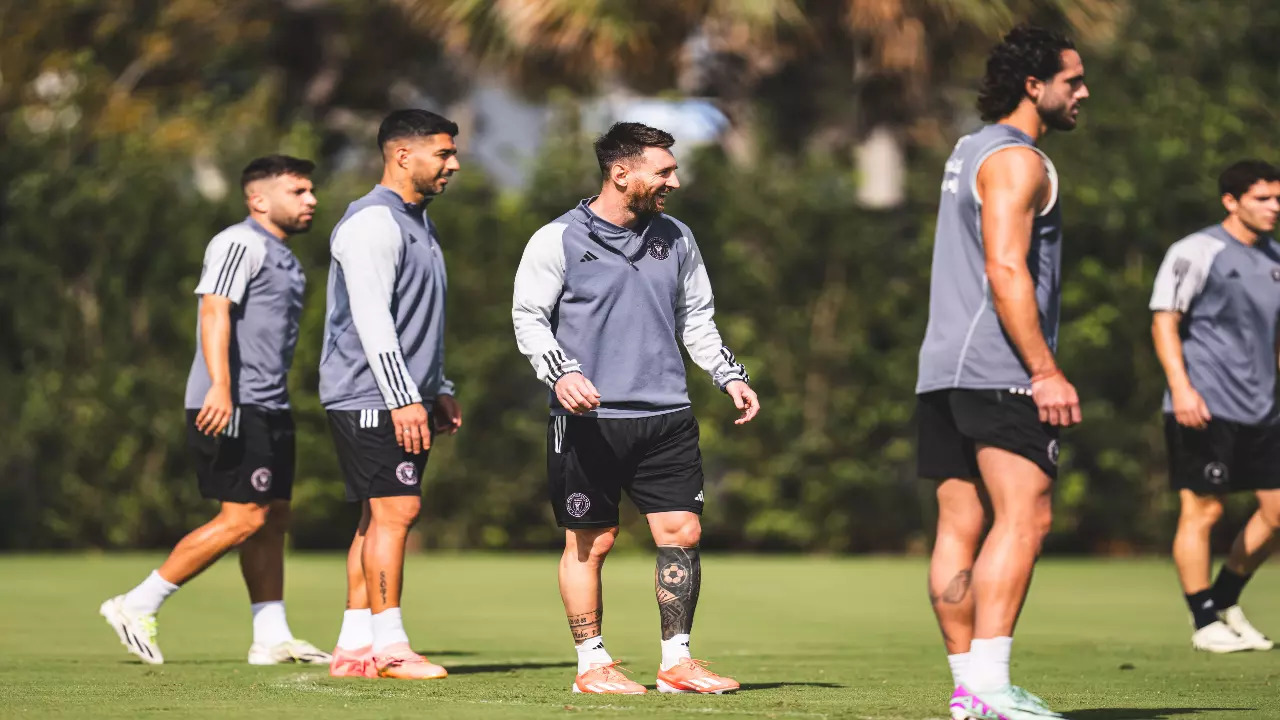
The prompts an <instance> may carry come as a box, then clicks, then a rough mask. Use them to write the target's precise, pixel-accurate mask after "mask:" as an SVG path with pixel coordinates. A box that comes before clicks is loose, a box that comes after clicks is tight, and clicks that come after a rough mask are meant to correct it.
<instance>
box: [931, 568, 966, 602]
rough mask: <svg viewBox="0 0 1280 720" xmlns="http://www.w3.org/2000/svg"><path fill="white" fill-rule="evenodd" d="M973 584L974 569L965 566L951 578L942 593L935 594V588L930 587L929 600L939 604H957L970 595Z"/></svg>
mask: <svg viewBox="0 0 1280 720" xmlns="http://www.w3.org/2000/svg"><path fill="white" fill-rule="evenodd" d="M972 585H973V570H972V569H971V568H965V569H964V570H961V571H960V572H958V573H956V574H955V576H953V577H952V578H951V582H949V583H947V587H946V588H945V589H943V591H942V593H941V594H938V595H935V594H934V592H933V588H932V587H930V588H929V602H930V603H932V604H934V605H938V604H943V605H957V604H959V603H961V602H963V601H964V599H965V598H966V597H968V596H969V588H970V587H972Z"/></svg>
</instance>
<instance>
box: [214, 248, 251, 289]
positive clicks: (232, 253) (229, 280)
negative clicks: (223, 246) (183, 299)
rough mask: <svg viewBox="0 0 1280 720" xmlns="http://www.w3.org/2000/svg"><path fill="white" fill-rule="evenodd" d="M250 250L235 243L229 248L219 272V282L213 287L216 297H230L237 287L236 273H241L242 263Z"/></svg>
mask: <svg viewBox="0 0 1280 720" xmlns="http://www.w3.org/2000/svg"><path fill="white" fill-rule="evenodd" d="M248 250H249V248H248V247H246V246H245V245H243V244H242V243H238V242H233V243H231V246H230V247H229V248H227V256H226V257H225V258H223V260H222V268H221V269H220V270H219V271H218V281H217V282H216V283H214V285H213V293H212V294H214V295H221V296H223V297H230V296H231V290H232V288H234V287H235V281H236V273H237V272H239V271H240V263H241V262H243V261H244V255H245V253H246V252H248Z"/></svg>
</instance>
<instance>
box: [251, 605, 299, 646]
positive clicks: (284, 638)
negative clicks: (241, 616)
mask: <svg viewBox="0 0 1280 720" xmlns="http://www.w3.org/2000/svg"><path fill="white" fill-rule="evenodd" d="M249 609H251V610H252V611H253V642H254V643H256V644H259V645H266V646H267V647H273V646H275V645H279V644H280V643H283V642H289V641H290V640H292V639H293V632H292V631H290V630H289V620H288V619H287V618H286V617H285V614H284V601H283V600H268V601H267V602H260V603H253V604H252V605H250V606H249Z"/></svg>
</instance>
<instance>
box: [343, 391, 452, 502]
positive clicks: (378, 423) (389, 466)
mask: <svg viewBox="0 0 1280 720" xmlns="http://www.w3.org/2000/svg"><path fill="white" fill-rule="evenodd" d="M329 429H330V430H332V431H333V444H334V446H335V447H336V448H337V449H338V463H339V464H340V465H342V474H343V476H344V477H345V478H346V480H347V502H361V501H363V500H368V499H369V498H381V497H401V496H404V495H418V496H420V495H421V494H422V471H423V470H424V469H425V468H426V467H427V456H428V455H429V454H430V451H429V450H423V451H422V452H421V453H418V454H417V455H414V454H413V453H410V452H408V451H407V450H405V449H404V448H403V447H401V445H400V444H399V443H397V442H396V428H395V425H392V424H391V411H390V410H330V411H329Z"/></svg>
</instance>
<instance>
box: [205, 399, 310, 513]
mask: <svg viewBox="0 0 1280 720" xmlns="http://www.w3.org/2000/svg"><path fill="white" fill-rule="evenodd" d="M199 415H200V411H199V410H187V451H188V452H189V453H190V455H191V459H192V461H193V462H194V463H195V466H196V478H197V479H198V480H199V481H200V495H201V496H203V497H205V498H208V499H209V500H220V501H222V502H234V503H258V504H266V503H269V502H271V501H272V500H288V499H289V498H290V497H291V496H292V495H293V470H294V428H293V414H292V413H290V412H289V411H288V410H268V409H266V408H264V407H259V406H257V405H238V406H236V408H235V409H234V410H233V411H232V412H231V421H230V422H229V423H227V428H226V430H224V431H223V432H222V434H221V435H216V436H212V437H211V436H209V435H205V434H204V433H202V432H200V431H199V430H197V429H196V417H198V416H199Z"/></svg>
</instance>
